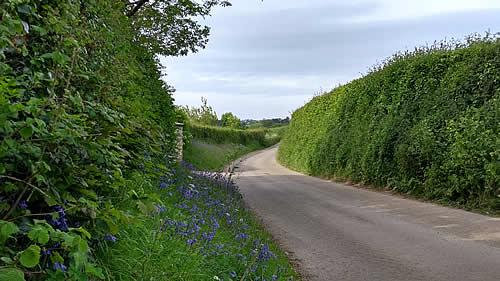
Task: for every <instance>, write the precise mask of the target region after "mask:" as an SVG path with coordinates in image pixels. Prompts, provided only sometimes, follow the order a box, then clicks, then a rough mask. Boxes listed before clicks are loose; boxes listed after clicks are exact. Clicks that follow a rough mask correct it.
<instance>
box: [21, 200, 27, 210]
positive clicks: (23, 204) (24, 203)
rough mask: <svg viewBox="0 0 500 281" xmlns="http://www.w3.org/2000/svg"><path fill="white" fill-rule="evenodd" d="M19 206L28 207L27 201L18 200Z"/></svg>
mask: <svg viewBox="0 0 500 281" xmlns="http://www.w3.org/2000/svg"><path fill="white" fill-rule="evenodd" d="M19 208H21V209H28V201H26V200H21V201H20V202H19Z"/></svg>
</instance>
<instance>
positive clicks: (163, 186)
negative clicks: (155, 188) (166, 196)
mask: <svg viewBox="0 0 500 281" xmlns="http://www.w3.org/2000/svg"><path fill="white" fill-rule="evenodd" d="M167 187H168V184H167V183H166V182H161V183H160V189H165V188H167Z"/></svg>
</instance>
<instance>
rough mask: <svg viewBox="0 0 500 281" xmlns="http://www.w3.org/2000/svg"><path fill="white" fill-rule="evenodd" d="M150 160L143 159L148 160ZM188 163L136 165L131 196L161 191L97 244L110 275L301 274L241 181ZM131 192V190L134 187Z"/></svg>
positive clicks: (130, 203) (133, 204)
mask: <svg viewBox="0 0 500 281" xmlns="http://www.w3.org/2000/svg"><path fill="white" fill-rule="evenodd" d="M150 164H151V163H150V162H148V161H147V160H146V161H145V166H146V167H150ZM186 167H187V168H182V167H180V168H174V169H167V170H163V171H156V172H155V171H154V170H155V169H156V168H154V169H153V170H150V169H148V168H146V170H145V171H143V172H142V173H136V174H135V177H134V179H133V181H131V182H130V184H131V186H132V187H133V191H134V194H133V195H134V196H136V197H139V198H141V197H142V196H143V195H144V194H148V193H149V194H157V196H158V197H157V198H156V200H157V203H155V204H154V205H148V204H142V202H143V201H139V202H138V201H137V200H136V199H135V198H134V197H130V196H123V198H129V199H128V200H126V201H124V202H122V203H121V205H122V206H121V208H123V209H129V210H133V209H135V208H137V207H139V208H140V209H141V210H142V215H136V216H134V217H133V220H132V221H131V222H130V224H129V225H127V226H124V227H121V228H120V231H119V233H118V234H117V236H116V237H114V236H113V237H108V238H107V240H108V241H107V243H103V245H102V246H101V247H100V250H99V254H98V256H99V261H101V266H102V268H103V269H104V271H105V272H106V273H107V276H108V277H109V278H110V279H112V280H186V281H191V280H200V281H201V280H297V276H296V274H295V272H294V271H293V269H292V267H291V266H290V264H289V263H288V261H287V258H286V256H285V255H284V254H283V253H282V252H281V251H280V249H279V248H278V247H277V246H276V244H274V243H273V242H272V240H271V238H270V236H269V235H267V234H266V232H265V231H263V229H262V228H261V227H260V226H259V224H258V222H257V221H255V219H254V218H253V216H252V214H250V213H249V212H248V211H247V210H245V207H244V205H243V202H242V200H241V195H240V194H239V192H238V190H237V187H236V186H235V185H234V184H233V182H231V181H230V180H228V179H227V178H225V177H224V176H222V175H220V174H217V173H207V172H196V171H195V172H192V171H190V170H189V169H192V168H191V167H190V166H189V165H187V166H186ZM129 193H130V191H129Z"/></svg>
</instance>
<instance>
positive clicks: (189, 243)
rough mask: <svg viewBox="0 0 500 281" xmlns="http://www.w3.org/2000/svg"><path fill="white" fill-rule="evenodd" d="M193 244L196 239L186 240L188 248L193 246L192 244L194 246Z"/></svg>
mask: <svg viewBox="0 0 500 281" xmlns="http://www.w3.org/2000/svg"><path fill="white" fill-rule="evenodd" d="M194 243H196V239H188V240H187V244H188V245H189V246H193V244H194Z"/></svg>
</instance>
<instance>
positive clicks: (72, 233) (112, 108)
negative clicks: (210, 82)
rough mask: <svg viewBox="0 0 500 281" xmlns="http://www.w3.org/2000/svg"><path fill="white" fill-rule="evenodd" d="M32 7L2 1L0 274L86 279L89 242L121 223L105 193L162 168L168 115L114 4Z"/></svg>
mask: <svg viewBox="0 0 500 281" xmlns="http://www.w3.org/2000/svg"><path fill="white" fill-rule="evenodd" d="M42 2H43V3H42ZM42 2H40V1H34V0H21V1H19V0H7V1H1V2H0V18H1V19H2V20H1V21H0V198H2V200H1V202H0V218H2V219H3V220H2V221H0V230H1V232H0V233H1V234H0V245H1V248H0V255H1V257H2V259H1V260H0V268H6V267H7V268H8V271H7V269H2V270H3V271H2V274H13V275H15V274H17V273H18V272H19V270H21V271H23V272H31V271H36V272H38V273H37V274H38V275H37V276H39V277H40V278H42V279H43V278H48V279H50V280H57V279H59V280H62V279H66V280H88V278H89V277H91V278H94V277H92V276H97V277H102V273H100V271H99V269H98V268H96V267H95V264H94V262H93V259H92V256H91V251H90V249H89V247H88V243H89V242H91V243H95V240H96V239H99V238H102V237H103V236H104V235H106V234H107V233H115V232H117V231H118V226H119V225H122V224H124V223H126V222H127V221H128V219H129V216H128V214H127V213H128V211H127V210H122V209H118V208H116V206H115V204H116V201H119V200H117V199H116V197H115V196H116V194H117V192H118V191H120V190H127V189H128V186H127V180H128V178H129V177H130V176H131V174H132V173H133V171H135V170H138V169H141V163H142V160H143V158H144V157H145V156H146V157H157V158H158V159H163V161H164V162H167V160H168V155H170V154H171V153H172V150H173V142H174V122H175V119H176V114H175V112H174V107H173V105H172V98H171V95H170V93H171V89H170V88H169V87H168V86H167V85H166V84H165V83H164V82H163V81H162V80H161V74H160V72H159V70H158V63H157V61H156V59H155V54H154V53H151V52H149V51H148V49H147V48H146V47H144V46H142V45H140V44H137V42H135V41H134V40H135V35H134V34H135V31H134V30H135V29H134V28H135V27H133V26H132V22H131V20H130V19H129V18H128V17H127V16H125V14H124V13H123V11H124V10H125V9H126V8H125V6H124V2H123V1H118V0H116V1H42ZM145 196H146V195H145ZM146 197H147V196H146ZM33 218H39V219H41V221H40V222H35V221H34V220H33ZM21 225H22V226H23V227H20V226H21ZM18 226H19V227H18ZM6 242H9V243H6ZM10 242H12V243H10ZM58 243H59V244H60V246H57V247H55V249H52V250H50V252H51V253H50V255H49V256H50V257H49V256H44V257H43V258H42V257H41V256H40V254H41V251H46V250H49V249H51V248H53V247H54V245H57V244H58ZM56 267H59V268H60V269H64V270H56V269H55V268H56ZM16 268H17V269H16ZM29 276H31V275H29ZM2 280H3V279H2Z"/></svg>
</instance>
